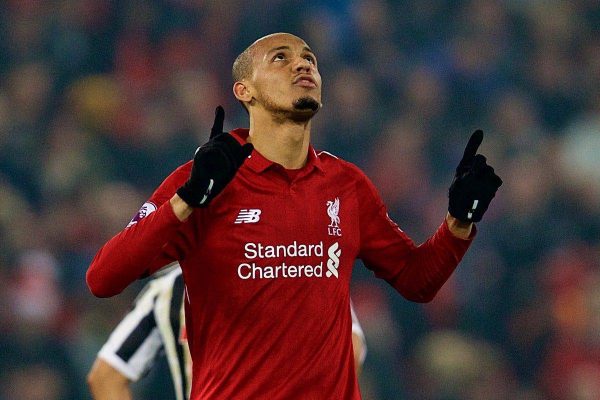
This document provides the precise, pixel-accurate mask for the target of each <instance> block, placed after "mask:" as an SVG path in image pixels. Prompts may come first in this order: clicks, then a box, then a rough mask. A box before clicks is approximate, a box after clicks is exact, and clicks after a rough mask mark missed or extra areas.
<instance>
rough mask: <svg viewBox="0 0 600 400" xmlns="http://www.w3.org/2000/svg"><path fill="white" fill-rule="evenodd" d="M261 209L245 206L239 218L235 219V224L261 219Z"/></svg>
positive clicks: (250, 222) (249, 222)
mask: <svg viewBox="0 0 600 400" xmlns="http://www.w3.org/2000/svg"><path fill="white" fill-rule="evenodd" d="M261 212H262V211H260V210H259V209H258V208H248V209H246V208H243V209H241V210H240V213H239V214H238V216H237V218H236V219H235V222H234V223H235V224H255V223H257V222H258V220H259V219H260V213H261Z"/></svg>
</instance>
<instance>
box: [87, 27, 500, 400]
mask: <svg viewBox="0 0 600 400" xmlns="http://www.w3.org/2000/svg"><path fill="white" fill-rule="evenodd" d="M233 77H234V81H235V83H234V85H233V92H234V95H235V97H236V98H237V99H238V100H239V101H240V102H241V103H242V104H243V106H244V107H245V108H246V110H247V111H248V114H249V117H250V129H236V130H234V131H232V132H230V133H223V132H222V126H223V110H222V108H218V109H217V113H216V117H215V125H214V127H213V131H212V132H211V137H210V140H209V141H208V143H206V144H205V145H203V146H202V147H200V148H199V150H198V151H197V152H196V154H195V156H194V160H193V161H191V162H189V163H187V164H185V165H183V166H181V167H180V168H178V169H177V170H175V171H174V172H173V173H172V174H171V175H170V176H169V177H168V178H167V179H166V180H165V181H164V182H163V183H162V184H161V185H160V187H159V188H158V189H157V190H156V191H155V192H154V194H153V195H152V196H151V198H150V199H149V202H148V203H147V205H146V209H147V210H148V211H149V213H148V215H147V217H145V218H144V219H142V220H140V221H139V222H138V223H136V224H134V225H132V226H130V227H129V228H126V229H125V230H123V231H122V232H120V233H119V234H117V235H116V236H115V237H113V238H112V239H111V240H109V241H108V242H107V243H106V244H105V245H104V246H103V248H102V249H100V251H99V252H98V254H97V255H96V257H95V258H94V260H93V262H92V264H91V265H90V268H89V270H88V273H87V282H88V285H89V287H90V289H91V291H92V292H93V293H94V294H95V295H97V296H112V295H115V294H117V293H119V292H121V291H122V290H123V289H124V288H125V287H126V286H127V285H128V284H130V283H131V282H133V281H134V280H136V279H138V278H140V277H142V276H147V275H148V274H151V273H153V272H154V271H155V270H156V269H158V268H160V267H162V266H163V265H165V264H167V263H168V262H171V261H174V260H179V262H180V264H181V266H182V270H183V277H184V282H185V285H184V288H185V289H184V290H185V296H184V297H185V316H186V327H187V333H188V340H189V346H190V352H191V356H192V360H193V372H192V392H191V398H192V399H194V400H199V399H227V400H229V399H256V398H268V399H271V400H275V399H285V400H291V399H303V400H307V399H345V400H347V399H360V392H359V388H358V384H357V380H356V374H355V370H354V368H353V355H352V344H351V336H350V335H349V334H348V333H349V332H350V331H351V324H352V322H351V317H350V313H349V312H348V310H349V308H350V297H349V282H350V278H351V273H352V267H353V264H354V261H355V259H357V258H360V259H362V261H363V263H364V264H365V266H366V267H367V268H369V269H371V270H373V272H374V273H375V275H376V276H378V277H380V278H382V279H385V280H386V281H387V282H388V283H389V284H390V285H392V286H393V287H394V288H395V289H396V290H397V291H398V292H399V293H401V294H402V295H403V296H404V297H406V298H407V299H409V300H412V301H418V302H425V301H430V300H431V299H432V298H433V297H434V296H435V294H436V293H437V291H438V290H439V289H440V288H441V286H442V285H443V284H444V282H446V280H447V279H448V278H449V276H450V275H451V274H452V272H453V271H454V269H455V268H456V267H457V265H458V263H459V262H460V260H461V258H462V257H463V255H464V253H465V252H466V251H467V249H468V247H469V245H470V243H471V241H472V238H473V236H474V233H475V232H474V225H473V222H477V221H480V220H481V218H482V216H483V214H484V213H485V211H486V210H487V208H488V206H489V204H490V202H491V200H492V198H493V197H494V195H495V193H496V190H497V189H498V187H499V186H500V185H501V183H502V181H501V180H500V178H499V177H498V176H497V175H496V174H495V173H494V170H493V169H492V168H491V167H490V166H488V165H487V163H486V159H485V157H484V156H482V155H480V154H477V149H478V147H479V145H480V143H481V141H482V140H483V133H482V132H481V131H477V132H476V133H474V134H473V135H472V137H471V139H470V140H469V142H468V144H467V147H466V149H465V153H464V156H463V158H462V160H461V161H460V163H459V165H458V167H457V169H456V174H455V177H454V180H453V182H452V184H451V186H450V189H449V206H448V213H447V214H446V217H445V218H444V219H442V218H440V219H442V221H441V225H440V227H439V228H438V229H437V231H436V232H435V233H434V234H433V235H432V236H431V237H430V238H429V239H428V240H427V241H426V242H425V243H423V244H421V245H420V246H416V245H415V244H414V243H413V242H412V240H411V239H410V238H409V237H408V235H407V234H406V233H405V232H403V231H402V230H401V229H400V228H398V226H397V225H396V224H395V223H394V222H393V221H391V220H390V218H389V216H388V215H387V213H386V208H385V206H384V204H383V203H382V201H381V199H380V197H379V195H378V193H377V191H376V189H375V188H374V186H373V184H372V183H371V182H370V181H369V179H368V178H367V177H366V176H365V175H364V174H363V173H362V172H361V171H360V170H359V169H358V168H357V167H355V166H354V165H352V164H350V163H347V162H345V161H343V160H340V159H338V158H337V157H335V156H332V155H330V154H328V153H325V152H320V153H318V152H316V151H315V150H314V149H313V147H312V146H311V145H310V134H311V120H312V117H313V116H314V115H315V114H316V113H317V112H318V111H319V109H320V108H321V76H320V74H319V70H318V68H317V59H316V56H315V55H314V53H313V51H312V50H311V49H310V48H309V46H308V45H307V44H306V43H305V42H304V41H303V40H302V39H300V38H298V37H296V36H294V35H290V34H285V33H279V34H273V35H269V36H266V37H263V38H261V39H259V40H257V41H256V42H255V43H253V44H252V45H251V46H250V47H248V49H246V50H245V51H244V52H243V53H242V54H240V55H239V56H238V58H237V59H236V61H235V63H234V65H233ZM340 140H343V137H341V138H340ZM117 206H118V205H117ZM248 238H251V239H248Z"/></svg>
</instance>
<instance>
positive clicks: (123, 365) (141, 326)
mask: <svg viewBox="0 0 600 400" xmlns="http://www.w3.org/2000/svg"><path fill="white" fill-rule="evenodd" d="M157 297H158V291H157V290H156V288H155V287H154V286H153V282H150V283H148V285H146V287H145V288H144V289H143V291H142V294H141V295H140V296H139V297H138V299H136V301H135V303H134V306H133V308H132V310H131V311H130V312H129V313H128V314H127V315H126V316H125V318H123V320H121V322H120V323H119V325H117V327H116V328H115V330H114V331H113V332H112V333H111V335H110V337H109V339H108V341H107V342H106V343H105V344H104V346H102V348H101V349H100V352H99V353H98V358H101V359H102V360H104V361H106V362H107V363H108V364H110V365H111V366H112V367H113V368H115V369H116V370H117V371H119V372H120V373H121V374H122V375H123V376H125V377H127V379H129V380H131V381H133V382H136V381H138V380H139V379H140V378H141V377H142V376H144V375H145V374H146V373H147V372H148V371H149V370H150V368H152V366H153V365H154V362H155V360H156V357H157V355H158V354H159V352H160V350H161V349H162V347H163V343H162V339H161V335H160V331H159V329H158V326H157V321H156V317H155V315H156V314H155V312H154V308H155V304H156V301H157Z"/></svg>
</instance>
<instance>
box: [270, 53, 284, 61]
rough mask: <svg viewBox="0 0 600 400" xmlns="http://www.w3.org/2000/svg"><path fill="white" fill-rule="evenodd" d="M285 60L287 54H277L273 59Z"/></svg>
mask: <svg viewBox="0 0 600 400" xmlns="http://www.w3.org/2000/svg"><path fill="white" fill-rule="evenodd" d="M283 60H285V54H283V53H277V54H275V56H274V57H273V61H283Z"/></svg>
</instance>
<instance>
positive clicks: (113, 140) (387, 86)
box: [0, 0, 600, 400]
mask: <svg viewBox="0 0 600 400" xmlns="http://www.w3.org/2000/svg"><path fill="white" fill-rule="evenodd" d="M277 31H287V32H292V33H295V34H298V35H300V36H301V37H303V38H304V39H305V40H306V41H307V42H308V43H309V44H310V46H311V47H312V48H313V49H314V50H315V51H316V53H317V56H318V57H319V65H320V70H321V74H322V75H323V80H324V108H323V110H322V111H321V112H320V113H319V115H318V116H317V117H316V119H315V121H314V126H313V137H314V142H315V145H316V147H317V148H321V149H326V150H328V151H330V152H332V153H334V154H337V155H339V156H340V157H343V158H345V159H347V160H349V161H352V162H354V163H356V164H358V165H359V166H360V167H361V168H363V169H364V170H365V171H366V173H367V174H368V176H370V177H371V178H372V180H373V181H374V182H375V184H376V186H377V187H378V188H379V190H380V192H381V194H382V196H383V197H384V200H385V201H386V204H387V205H388V207H389V211H390V215H391V216H392V218H393V219H394V220H396V221H397V222H398V223H399V224H400V226H401V227H402V228H403V229H404V230H405V231H406V232H408V233H409V234H410V235H411V236H412V237H413V238H414V239H415V241H417V242H421V241H423V240H424V239H425V238H426V237H427V236H428V235H429V234H430V233H432V232H433V231H434V230H435V229H436V227H437V226H438V225H439V223H440V222H441V221H442V219H443V217H444V215H445V210H446V208H447V188H448V186H449V184H450V182H451V180H452V176H453V170H454V168H455V166H456V164H457V162H458V160H459V159H460V157H461V153H462V150H463V148H464V145H465V143H466V141H467V140H468V137H469V135H470V134H471V132H472V131H473V130H474V129H476V128H482V129H483V130H484V131H485V133H486V137H485V139H484V143H483V145H482V148H481V151H482V152H483V153H484V154H486V156H487V157H488V160H489V163H490V164H491V165H493V166H494V167H495V168H496V171H497V172H498V174H499V175H500V176H501V177H502V178H503V180H504V185H503V186H502V188H501V189H500V190H499V192H498V195H497V196H496V199H495V200H494V201H493V203H492V205H491V207H490V209H489V211H488V212H487V214H486V215H485V218H484V220H483V221H482V223H481V224H479V233H478V237H477V239H476V240H475V242H474V243H473V245H472V247H471V250H470V251H469V253H468V254H467V256H466V257H465V259H464V261H463V262H462V264H461V265H460V267H459V268H458V270H457V271H456V273H455V274H454V276H453V277H452V278H451V280H450V281H449V282H448V283H447V284H446V286H445V287H444V288H443V289H442V291H441V292H440V293H439V295H438V297H437V298H436V299H435V300H434V301H433V302H432V303H430V304H427V305H418V304H412V303H409V302H407V301H405V300H403V299H402V298H401V297H400V296H399V295H398V294H396V293H395V292H393V290H392V289H390V288H389V287H388V286H387V285H386V284H385V283H384V282H381V281H379V280H377V279H375V278H373V277H372V276H371V273H370V272H369V271H368V270H366V269H365V268H364V267H363V266H362V265H361V264H360V263H357V266H356V268H355V274H354V278H353V282H352V296H353V300H354V303H355V306H356V309H357V313H358V316H359V318H360V320H361V322H362V325H363V328H364V330H365V333H366V336H367V341H368V347H369V352H368V355H367V360H366V364H365V368H364V374H363V377H362V379H361V389H362V392H363V395H364V398H365V399H366V400H370V399H434V400H458V399H467V400H484V399H486V400H489V399H491V400H494V399H526V400H538V399H559V400H562V399H574V400H597V399H600V270H599V254H600V236H599V234H600V2H598V1H597V0H571V1H558V0H556V1H555V0H539V1H535V0H531V1H520V0H502V1H494V0H473V1H431V2H430V1H417V0H414V1H384V0H355V1H344V0H329V1H316V0H312V1H311V0H309V1H304V2H299V1H291V0H258V1H246V2H242V1H232V0H220V1H201V0H197V1H184V0H179V1H178V0H170V1H169V0H162V1H160V0H122V1H110V0H63V1H43V0H5V1H3V2H2V3H1V5H0V318H1V321H2V323H1V324H0V399H2V400H8V399H10V400H13V399H17V400H38V399H39V400H58V399H87V398H89V395H88V393H87V389H86V386H85V374H86V373H87V371H88V370H89V368H90V366H91V363H92V361H93V359H94V357H95V354H96V352H97V351H98V350H99V348H100V346H101V345H102V343H103V341H104V340H105V339H106V338H107V336H108V334H109V332H110V331H111V329H112V328H113V327H114V326H115V325H116V324H117V323H118V322H119V320H120V318H121V317H122V316H123V313H124V312H126V310H127V308H128V307H129V304H130V302H131V301H132V299H133V298H134V296H135V295H136V292H137V291H138V290H139V289H140V287H141V285H142V282H139V283H137V284H135V285H133V286H132V287H130V288H128V289H127V290H126V291H125V292H124V294H122V295H120V296H117V297H114V298H111V299H108V300H107V299H96V298H94V297H93V296H92V295H91V294H90V293H89V292H88V290H87V287H86V285H85V279H84V277H85V271H86V268H87V266H88V264H89V262H90V261H91V259H92V257H93V256H94V254H95V252H96V251H97V250H98V249H99V247H100V246H101V245H102V244H103V243H104V242H105V241H106V240H107V239H108V238H110V237H111V236H112V235H114V234H115V233H116V232H117V231H119V230H120V229H122V228H123V227H124V226H125V225H126V224H127V222H128V221H129V220H130V218H131V217H132V216H133V215H134V214H135V213H136V211H137V210H138V208H139V206H140V205H141V204H142V203H144V201H145V199H146V198H148V197H149V195H150V194H151V192H152V191H153V189H154V188H155V187H156V186H158V185H159V183H160V182H161V181H162V179H163V178H164V177H165V176H166V175H167V174H168V173H169V172H170V171H171V170H172V169H174V168H175V167H176V166H178V165H179V164H182V163H184V162H186V161H187V160H188V159H190V158H191V157H192V155H193V152H194V150H195V148H196V146H197V145H198V144H201V143H203V142H205V141H206V140H207V134H208V131H209V127H210V125H211V124H212V118H213V110H214V107H215V106H216V105H217V104H223V105H224V107H225V109H226V113H227V114H226V127H227V128H234V127H238V126H247V116H246V114H245V113H244V111H243V110H242V108H241V107H240V106H239V104H237V102H236V101H235V99H234V97H233V95H232V94H231V84H232V82H231V78H230V69H231V64H232V62H233V60H234V58H235V56H236V55H237V54H238V53H239V52H240V51H241V50H243V49H244V48H245V47H246V46H248V45H249V44H250V43H251V42H253V41H254V40H255V39H257V38H258V37H260V36H262V35H265V34H268V33H272V32H277ZM169 385H170V383H169V379H168V372H167V370H166V369H165V368H164V365H162V366H161V367H160V368H159V369H158V370H157V371H155V372H153V373H151V374H150V376H149V377H148V378H147V379H146V380H144V381H142V383H140V384H137V385H136V393H137V395H138V398H148V399H156V398H161V399H170V398H172V394H171V390H170V386H169Z"/></svg>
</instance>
